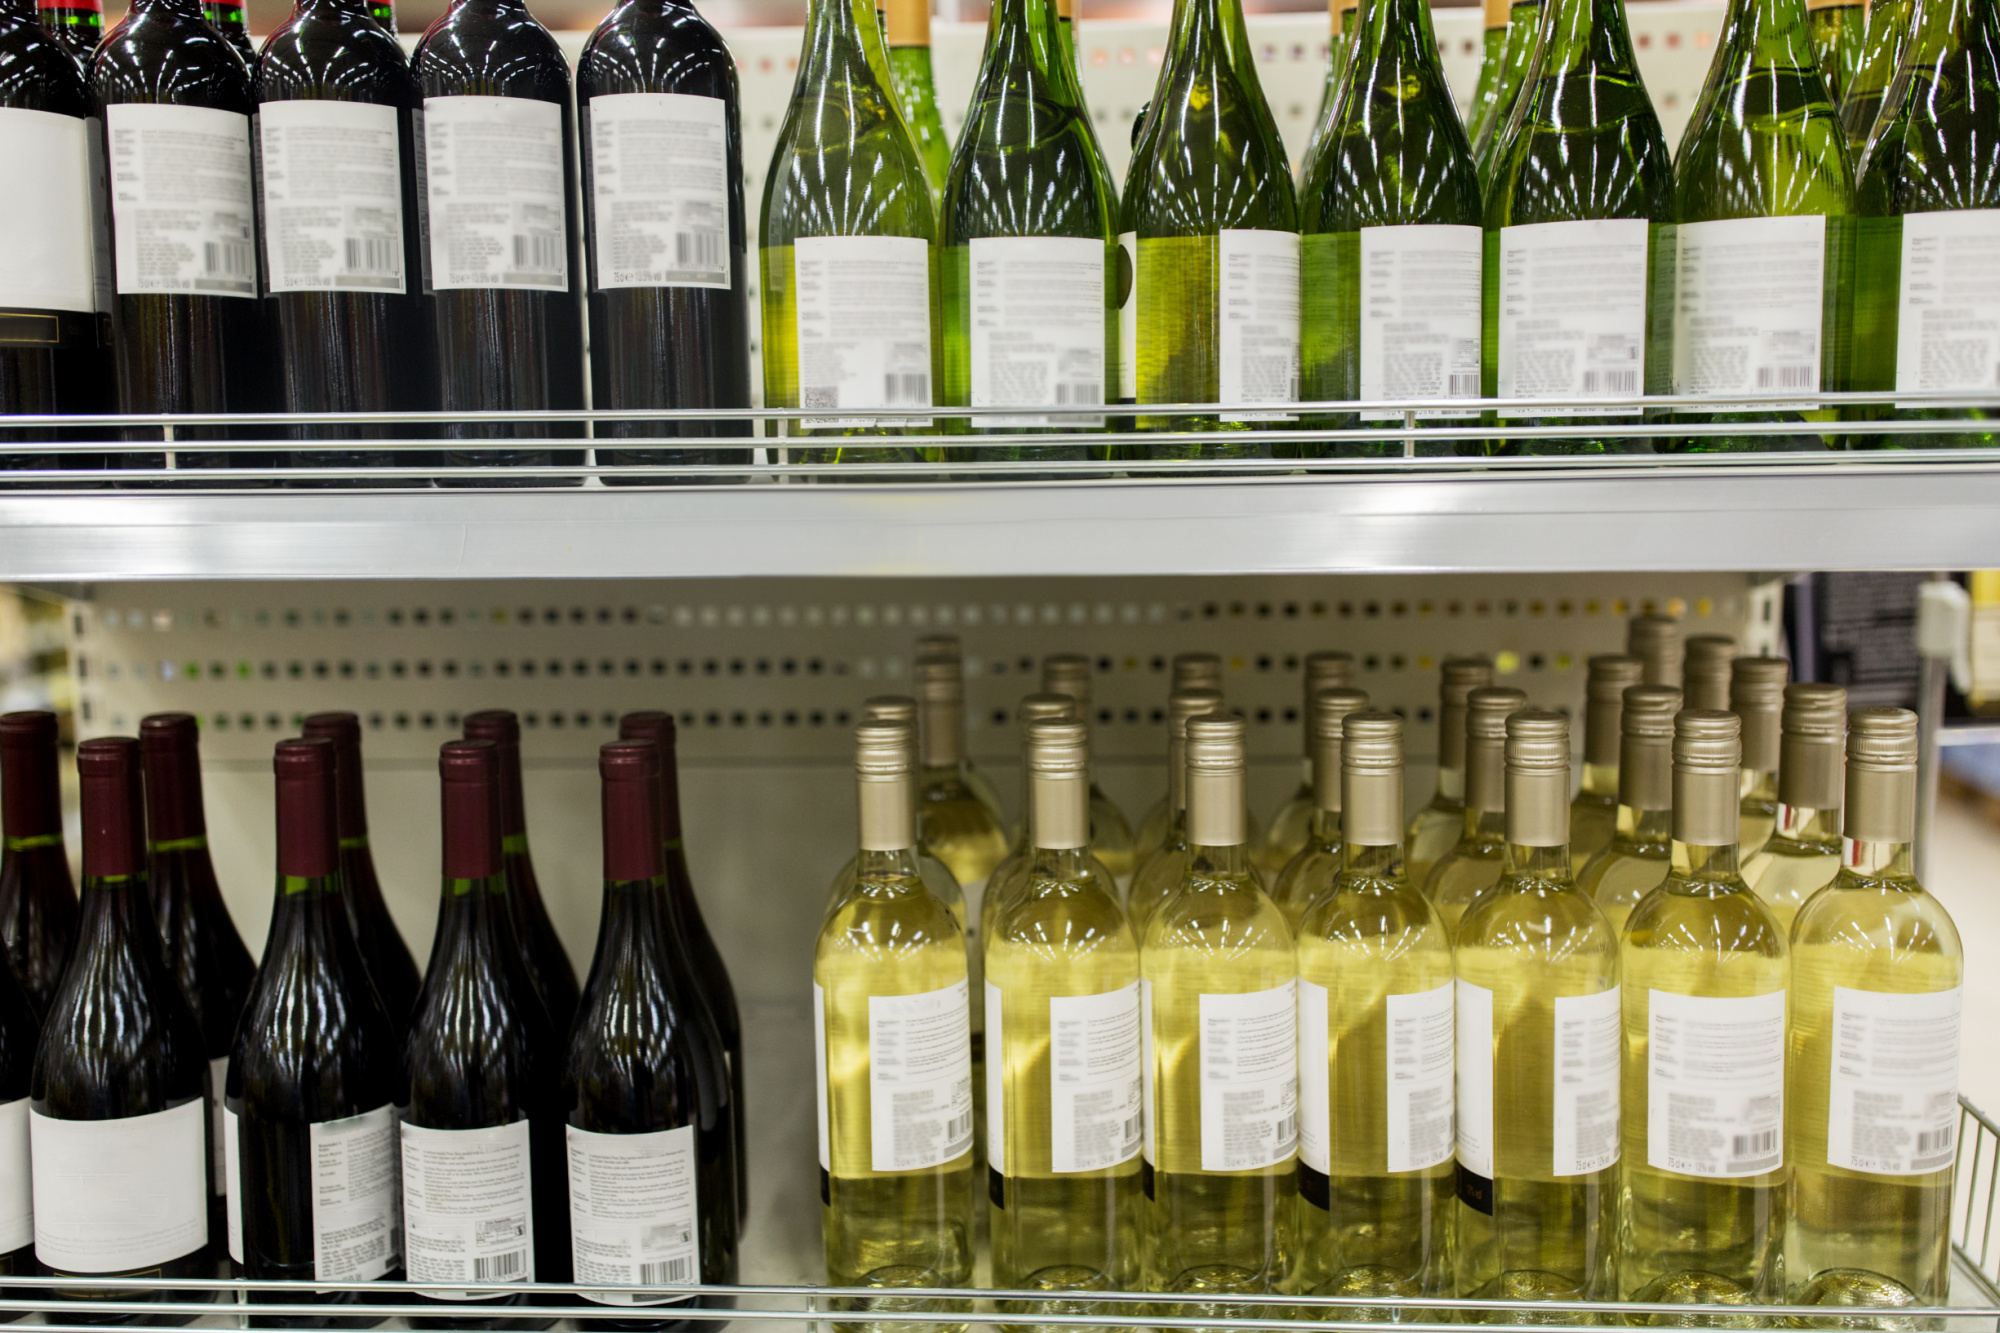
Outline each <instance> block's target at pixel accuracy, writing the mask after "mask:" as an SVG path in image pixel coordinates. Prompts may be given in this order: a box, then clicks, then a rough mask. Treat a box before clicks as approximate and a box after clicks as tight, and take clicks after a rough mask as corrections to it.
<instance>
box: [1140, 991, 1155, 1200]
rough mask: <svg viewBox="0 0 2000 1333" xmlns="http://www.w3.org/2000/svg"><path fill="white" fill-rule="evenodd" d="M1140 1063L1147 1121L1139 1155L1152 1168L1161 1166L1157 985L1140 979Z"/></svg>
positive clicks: (1143, 1114)
mask: <svg viewBox="0 0 2000 1333" xmlns="http://www.w3.org/2000/svg"><path fill="white" fill-rule="evenodd" d="M1139 1062H1140V1064H1141V1066H1142V1069H1141V1072H1140V1077H1139V1111H1140V1119H1141V1120H1142V1121H1144V1122H1145V1123H1143V1124H1142V1125H1141V1126H1140V1127H1139V1128H1140V1140H1139V1151H1140V1152H1141V1153H1142V1154H1144V1156H1145V1158H1146V1162H1147V1164H1148V1165H1157V1164H1158V1163H1159V1160H1160V1159H1159V1158H1158V1157H1157V1156H1155V1155H1154V1154H1155V1152H1156V1149H1155V1148H1154V1146H1153V1135H1154V1127H1155V1126H1157V1125H1158V1124H1159V1123H1160V1122H1159V1121H1158V1120H1157V1119H1155V1116H1156V1115H1157V1112H1156V1111H1155V1109H1154V1106H1153V1096H1154V1093H1153V1080H1154V1079H1156V1078H1158V1077H1159V1070H1158V1068H1157V1067H1156V1066H1155V1065H1154V1063H1153V983H1152V982H1150V981H1148V980H1146V979H1145V978H1144V977H1140V978H1139Z"/></svg>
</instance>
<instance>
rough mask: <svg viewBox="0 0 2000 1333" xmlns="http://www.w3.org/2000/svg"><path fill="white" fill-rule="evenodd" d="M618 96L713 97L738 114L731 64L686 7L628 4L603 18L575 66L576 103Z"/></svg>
mask: <svg viewBox="0 0 2000 1333" xmlns="http://www.w3.org/2000/svg"><path fill="white" fill-rule="evenodd" d="M619 93H682V94H688V95H692V96H697V97H717V98H721V99H722V100H723V101H725V102H727V103H728V104H729V109H730V117H731V119H732V120H733V119H734V118H735V116H736V114H737V110H736V108H737V75H736V61H735V59H734V57H733V56H732V55H731V54H730V51H729V44H728V43H727V42H726V41H724V40H723V37H722V34H721V33H719V32H717V31H716V30H715V28H714V27H713V26H712V25H711V24H710V23H709V22H708V20H707V19H706V18H704V17H703V16H702V15H701V14H700V13H699V12H697V11H696V10H695V9H694V7H693V6H691V5H682V4H668V5H665V6H662V7H661V8H659V9H653V8H651V7H649V6H644V5H639V4H633V3H627V4H623V5H620V6H619V7H618V8H616V9H614V10H612V12H611V13H610V14H608V15H606V16H605V18H604V21H603V22H601V23H599V24H598V25H597V28H596V30H595V31H594V32H592V33H591V35H590V39H589V40H588V41H587V42H586V43H585V44H584V48H583V53H582V55H581V56H580V57H579V58H578V60H577V63H576V95H577V100H578V101H579V102H580V103H581V102H587V101H588V100H589V99H591V98H593V97H603V96H607V95H614V94H619Z"/></svg>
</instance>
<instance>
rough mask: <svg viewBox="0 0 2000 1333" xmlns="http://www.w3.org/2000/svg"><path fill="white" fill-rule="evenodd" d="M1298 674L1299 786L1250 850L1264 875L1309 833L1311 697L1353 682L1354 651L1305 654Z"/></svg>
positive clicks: (1311, 805)
mask: <svg viewBox="0 0 2000 1333" xmlns="http://www.w3.org/2000/svg"><path fill="white" fill-rule="evenodd" d="M1299 674H1300V676H1301V677H1302V678H1303V682H1304V685H1305V695H1304V697H1303V698H1302V699H1301V700H1300V701H1299V729H1300V731H1301V732H1303V733H1304V734H1303V736H1302V737H1301V740H1302V742H1303V743H1302V744H1301V746H1300V749H1299V753H1300V756H1301V758H1300V761H1299V785H1298V786H1297V787H1296V788H1295V789H1294V790H1293V791H1292V794H1291V795H1290V796H1289V797H1287V798H1286V800H1285V803H1284V804H1283V805H1281V806H1279V807H1278V810H1277V813H1276V814H1274V815H1272V816H1271V822H1270V823H1269V824H1267V825H1265V826H1264V836H1263V837H1261V838H1259V839H1258V840H1257V846H1256V848H1255V849H1254V850H1253V851H1252V852H1251V853H1250V861H1251V864H1253V865H1255V866H1256V867H1257V868H1258V869H1259V870H1261V871H1263V872H1264V873H1265V874H1266V875H1275V874H1277V873H1278V872H1279V871H1281V870H1283V869H1284V868H1285V867H1286V866H1287V865H1289V864H1290V863H1291V859H1292V858H1293V857H1294V856H1297V855H1298V854H1299V850H1300V849H1301V848H1303V847H1304V846H1305V845H1306V842H1307V840H1308V839H1309V838H1310V837H1311V835H1312V826H1313V813H1314V812H1315V811H1316V810H1317V809H1319V807H1318V806H1317V805H1316V804H1314V801H1313V754H1314V750H1313V711H1312V710H1313V698H1314V696H1315V695H1317V694H1318V693H1319V692H1320V691H1321V690H1323V689H1325V688H1326V687H1328V686H1340V685H1351V684H1352V683H1353V682H1354V654H1353V653H1341V652H1317V653H1307V654H1306V657H1305V661H1304V662H1302V663H1301V664H1300V667H1299Z"/></svg>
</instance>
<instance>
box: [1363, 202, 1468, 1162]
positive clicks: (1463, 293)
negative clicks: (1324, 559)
mask: <svg viewBox="0 0 2000 1333" xmlns="http://www.w3.org/2000/svg"><path fill="white" fill-rule="evenodd" d="M1484 244H1485V233H1484V232H1483V231H1481V230H1480V229H1479V228H1478V227H1460V226H1410V227H1363V228H1362V229H1361V274H1360V277H1361V396H1362V397H1363V398H1365V399H1366V398H1373V399H1382V398H1477V397H1478V396H1479V355H1480V350H1479V349H1480V332H1479V301H1480V286H1479V284H1480V257H1481V247H1482V246H1483V245H1484ZM1477 415H1478V411H1477V410H1476V409H1468V410H1465V411H1459V412H1454V411H1452V410H1451V409H1449V408H1430V409H1428V410H1425V411H1422V412H1418V413H1417V416H1418V417H1420V418H1433V417H1447V416H1454V417H1463V416H1477ZM1400 416H1401V414H1400V413H1397V412H1370V413H1364V414H1363V418H1362V419H1363V420H1366V421H1393V420H1396V419H1397V418H1399V417H1400ZM1391 1169H1392V1170H1393V1169H1395V1168H1391Z"/></svg>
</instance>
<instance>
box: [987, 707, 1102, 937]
mask: <svg viewBox="0 0 2000 1333" xmlns="http://www.w3.org/2000/svg"><path fill="white" fill-rule="evenodd" d="M1081 720H1082V719H1081V718H1080V717H1079V716H1078V714H1077V708H1076V700H1074V699H1072V698H1070V697H1069V696H1068V695H1067V694H1055V693H1051V692H1048V691H1043V692H1042V693H1039V694H1027V695H1023V696H1021V702H1020V703H1019V704H1018V705H1017V706H1016V707H1015V709H1014V723H1015V725H1016V726H1018V727H1019V728H1020V729H1021V822H1020V824H1019V825H1018V826H1017V827H1016V828H1015V830H1014V836H1013V840H1012V842H1011V843H1010V844H1009V846H1008V848H1007V858H1006V859H1005V860H1004V861H1002V862H1001V863H1000V864H999V865H997V866H995V867H993V874H992V875H991V876H989V877H988V878H987V881H986V895H985V897H983V898H982V899H981V900H980V903H979V933H978V939H980V940H981V941H982V942H983V941H986V940H990V939H992V938H993V923H994V922H995V921H997V920H998V919H999V917H1000V909H1001V907H1002V906H1003V905H1004V904H1005V903H1007V902H1008V901H1010V900H1011V899H1012V897H1013V894H1014V891H1015V890H1016V889H1017V888H1019V887H1020V885H1021V882H1022V877H1023V876H1025V875H1026V874H1027V872H1028V867H1029V866H1030V865H1031V864H1032V863H1033V861H1034V851H1035V846H1034V844H1033V843H1032V842H1031V841H1029V836H1030V831H1029V826H1028V811H1029V806H1030V805H1031V803H1032V799H1033V796H1034V783H1033V776H1034V775H1033V773H1032V772H1031V771H1030V770H1029V767H1028V759H1029V755H1030V753H1031V751H1030V748H1029V747H1030V743H1031V742H1032V741H1033V739H1034V728H1035V724H1036V723H1037V722H1077V721H1081ZM1102 860H1103V858H1101V857H1100V858H1099V863H1100V864H1101V863H1102ZM1105 873H1107V874H1109V873H1110V871H1109V870H1108V869H1107V870H1106V872H1105ZM1119 901H1120V903H1121V904H1122V903H1123V901H1124V895H1123V893H1122V891H1121V893H1120V895H1119ZM981 947H982V948H983V947H984V944H983V943H982V945H981Z"/></svg>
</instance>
